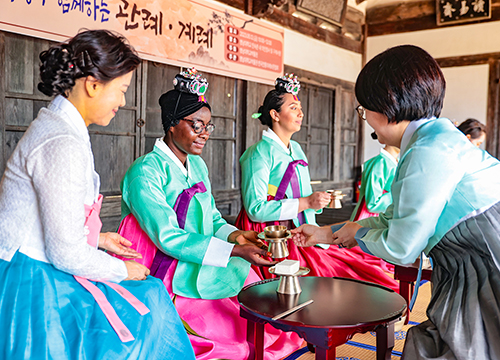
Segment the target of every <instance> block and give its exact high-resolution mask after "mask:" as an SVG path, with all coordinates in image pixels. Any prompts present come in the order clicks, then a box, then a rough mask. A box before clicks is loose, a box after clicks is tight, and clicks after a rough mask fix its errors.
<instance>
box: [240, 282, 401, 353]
mask: <svg viewBox="0 0 500 360" xmlns="http://www.w3.org/2000/svg"><path fill="white" fill-rule="evenodd" d="M278 280H279V279H270V280H264V281H259V282H256V283H253V284H251V285H248V286H246V287H244V288H243V289H242V290H241V292H240V293H239V295H238V301H239V303H240V315H241V316H242V317H243V318H245V319H247V320H248V325H247V341H248V342H249V343H250V344H251V345H253V350H254V352H253V355H252V357H253V358H255V359H257V360H262V359H263V358H264V356H263V355H264V324H266V323H269V324H271V325H272V326H273V327H275V328H277V329H280V330H282V331H294V332H296V333H297V334H299V336H300V337H302V338H303V339H304V340H305V341H307V342H308V343H309V344H312V345H314V346H315V347H316V359H321V360H323V359H325V360H326V359H329V360H334V359H335V348H336V347H337V346H339V345H342V344H345V343H346V342H347V341H348V340H349V339H351V338H352V336H353V335H354V334H356V333H365V332H368V331H376V334H377V360H382V359H391V352H392V348H393V347H394V323H395V322H396V321H398V320H399V319H400V318H401V317H402V316H403V315H404V314H405V313H406V301H405V300H404V299H403V297H401V296H400V295H398V294H397V293H396V292H394V291H393V290H391V289H389V288H386V287H384V286H380V285H377V284H372V283H368V282H364V281H359V280H352V279H345V278H326V277H312V276H311V277H302V278H300V279H299V281H300V286H301V288H302V292H301V293H300V294H296V295H284V294H279V293H278V292H276V289H277V288H278ZM310 299H312V300H314V302H313V303H312V304H309V305H307V306H306V307H304V308H303V309H301V310H299V311H296V312H294V313H292V314H290V315H288V316H286V317H284V318H282V319H279V320H275V321H274V320H272V318H273V317H274V316H276V315H278V314H280V313H282V312H284V311H286V310H288V309H290V308H292V307H294V306H296V305H299V304H302V303H304V302H306V301H308V300H310ZM251 347H252V346H251Z"/></svg>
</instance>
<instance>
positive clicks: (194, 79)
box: [173, 68, 208, 96]
mask: <svg viewBox="0 0 500 360" xmlns="http://www.w3.org/2000/svg"><path fill="white" fill-rule="evenodd" d="M173 82H174V88H175V89H176V90H178V91H182V92H186V93H191V94H196V95H199V96H203V95H204V94H205V93H206V92H207V89H208V81H207V79H205V78H202V77H201V74H198V72H197V70H196V69H195V68H191V69H187V70H185V71H183V72H181V73H180V74H177V75H175V78H174V81H173Z"/></svg>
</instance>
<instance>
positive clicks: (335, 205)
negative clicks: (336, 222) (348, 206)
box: [326, 190, 346, 209]
mask: <svg viewBox="0 0 500 360" xmlns="http://www.w3.org/2000/svg"><path fill="white" fill-rule="evenodd" d="M326 192H327V193H329V194H330V196H331V198H332V200H330V203H329V204H328V205H327V206H326V207H327V208H330V209H341V208H342V201H341V200H342V199H343V198H344V196H345V195H346V194H342V190H326Z"/></svg>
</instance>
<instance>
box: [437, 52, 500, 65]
mask: <svg viewBox="0 0 500 360" xmlns="http://www.w3.org/2000/svg"><path fill="white" fill-rule="evenodd" d="M494 60H500V53H498V52H497V53H488V54H478V55H465V56H450V57H445V58H438V59H436V61H437V62H438V64H439V66H441V67H454V66H470V65H481V64H488V63H489V62H490V61H494Z"/></svg>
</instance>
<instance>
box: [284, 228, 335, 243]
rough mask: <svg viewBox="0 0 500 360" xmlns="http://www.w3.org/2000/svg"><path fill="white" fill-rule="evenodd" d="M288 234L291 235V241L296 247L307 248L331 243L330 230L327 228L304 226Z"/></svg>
mask: <svg viewBox="0 0 500 360" xmlns="http://www.w3.org/2000/svg"><path fill="white" fill-rule="evenodd" d="M290 232H291V233H292V235H293V237H292V240H293V241H294V242H295V245H297V246H301V247H308V246H313V245H316V244H331V243H332V229H331V228H330V227H329V226H325V227H319V226H316V225H308V224H304V225H301V226H299V227H298V228H296V229H292V230H290Z"/></svg>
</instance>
